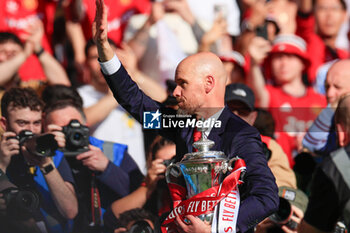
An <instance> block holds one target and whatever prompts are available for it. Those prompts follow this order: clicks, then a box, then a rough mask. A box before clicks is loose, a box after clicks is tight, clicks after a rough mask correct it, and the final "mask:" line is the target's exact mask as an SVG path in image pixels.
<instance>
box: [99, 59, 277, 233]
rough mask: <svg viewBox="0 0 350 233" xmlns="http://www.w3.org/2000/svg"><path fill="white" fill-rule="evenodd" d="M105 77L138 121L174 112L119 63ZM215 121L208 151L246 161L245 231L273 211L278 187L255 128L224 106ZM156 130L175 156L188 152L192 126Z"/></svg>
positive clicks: (241, 211) (241, 218)
mask: <svg viewBox="0 0 350 233" xmlns="http://www.w3.org/2000/svg"><path fill="white" fill-rule="evenodd" d="M105 78H106V81H107V83H108V85H109V87H110V89H111V90H112V92H113V94H114V97H115V98H116V100H117V101H118V103H119V104H121V105H122V106H123V107H124V108H125V109H126V110H127V111H128V112H129V113H130V114H131V115H132V116H133V117H135V118H136V119H137V120H138V121H139V122H141V124H142V120H143V112H144V111H156V110H157V109H160V112H161V113H163V114H164V113H165V114H166V113H170V114H171V113H172V114H175V113H174V112H171V111H173V110H170V109H167V108H164V107H162V106H161V105H160V104H159V103H158V102H156V101H154V100H152V99H151V98H149V97H148V96H146V95H145V94H144V93H143V92H142V91H141V90H140V89H139V88H138V86H137V85H136V84H135V83H134V82H133V81H132V80H131V78H130V77H129V75H128V74H127V72H126V71H125V69H124V67H123V66H121V68H120V69H119V70H118V71H117V72H116V73H114V74H113V75H111V76H107V75H105ZM218 120H221V122H222V124H221V128H213V129H212V130H211V132H210V134H209V136H208V138H209V139H211V140H213V141H214V142H215V146H214V147H213V148H212V149H211V150H218V151H223V152H224V153H225V154H226V155H227V156H228V157H233V156H240V157H241V158H243V159H244V161H245V162H246V166H247V172H246V175H245V178H244V181H245V184H244V185H243V187H242V189H240V193H241V205H240V209H239V215H238V223H237V226H238V228H239V230H240V231H241V232H246V231H247V230H249V229H251V228H253V227H254V226H255V225H256V224H257V223H259V222H260V221H262V220H263V219H264V218H265V217H267V216H269V215H270V214H271V213H273V212H274V211H276V210H277V208H278V204H279V203H278V189H277V185H276V183H275V178H274V176H273V175H272V173H271V171H270V169H269V167H268V166H267V162H266V159H265V156H264V154H263V152H262V145H261V140H260V135H259V133H258V131H257V130H256V129H255V128H254V127H251V126H250V125H248V124H247V123H246V122H245V121H243V120H242V119H240V118H239V117H238V116H236V115H234V114H233V113H232V112H231V111H230V110H229V109H228V107H227V106H226V107H225V108H224V110H223V112H222V113H221V115H220V117H219V118H218ZM159 133H160V134H161V135H163V136H165V137H167V138H169V139H171V140H173V141H174V142H175V143H176V154H177V156H178V157H181V156H183V155H184V154H185V153H188V152H190V151H192V141H193V140H192V134H193V129H192V128H182V129H162V130H159Z"/></svg>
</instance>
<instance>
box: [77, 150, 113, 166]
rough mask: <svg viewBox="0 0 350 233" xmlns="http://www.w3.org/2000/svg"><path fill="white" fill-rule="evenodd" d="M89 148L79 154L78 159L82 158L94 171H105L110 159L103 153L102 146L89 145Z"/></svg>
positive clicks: (85, 164) (84, 163)
mask: <svg viewBox="0 0 350 233" xmlns="http://www.w3.org/2000/svg"><path fill="white" fill-rule="evenodd" d="M89 149H90V150H89V151H86V152H84V153H81V154H80V155H78V156H77V160H81V161H82V163H83V165H84V166H86V167H88V168H89V169H90V170H92V171H97V172H104V171H105V170H106V168H107V165H108V162H109V159H108V158H107V157H106V156H105V155H104V154H103V152H102V151H101V150H100V148H98V147H95V146H93V145H89Z"/></svg>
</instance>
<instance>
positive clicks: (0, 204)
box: [0, 193, 6, 216]
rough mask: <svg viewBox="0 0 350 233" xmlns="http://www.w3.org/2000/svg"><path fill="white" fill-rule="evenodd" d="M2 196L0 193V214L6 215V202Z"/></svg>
mask: <svg viewBox="0 0 350 233" xmlns="http://www.w3.org/2000/svg"><path fill="white" fill-rule="evenodd" d="M3 196H4V195H3V194H2V193H0V216H4V215H6V202H5V199H4V198H3Z"/></svg>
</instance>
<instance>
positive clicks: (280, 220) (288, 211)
mask: <svg viewBox="0 0 350 233" xmlns="http://www.w3.org/2000/svg"><path fill="white" fill-rule="evenodd" d="M279 200H280V204H279V206H278V210H277V212H275V213H273V214H272V215H270V217H269V218H270V220H271V221H273V222H275V223H277V224H279V225H286V226H287V227H288V228H290V229H296V228H297V226H298V224H297V223H296V222H294V221H293V220H292V219H291V217H292V215H293V210H292V206H291V204H290V203H289V201H288V200H287V199H285V198H283V197H279Z"/></svg>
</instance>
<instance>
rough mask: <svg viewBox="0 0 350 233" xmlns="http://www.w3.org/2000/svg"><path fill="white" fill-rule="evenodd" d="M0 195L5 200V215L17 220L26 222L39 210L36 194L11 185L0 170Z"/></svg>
mask: <svg viewBox="0 0 350 233" xmlns="http://www.w3.org/2000/svg"><path fill="white" fill-rule="evenodd" d="M0 193H1V194H2V197H1V198H2V199H4V200H5V205H6V215H7V217H9V218H13V219H17V220H26V219H28V218H30V217H32V216H33V213H34V212H35V211H36V210H38V209H39V204H40V202H39V201H40V199H39V196H38V195H37V193H35V192H32V191H30V190H25V189H19V188H17V187H16V186H15V185H14V184H12V183H11V182H10V181H9V179H8V178H7V176H6V174H5V173H4V172H3V171H2V170H1V169H0Z"/></svg>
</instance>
